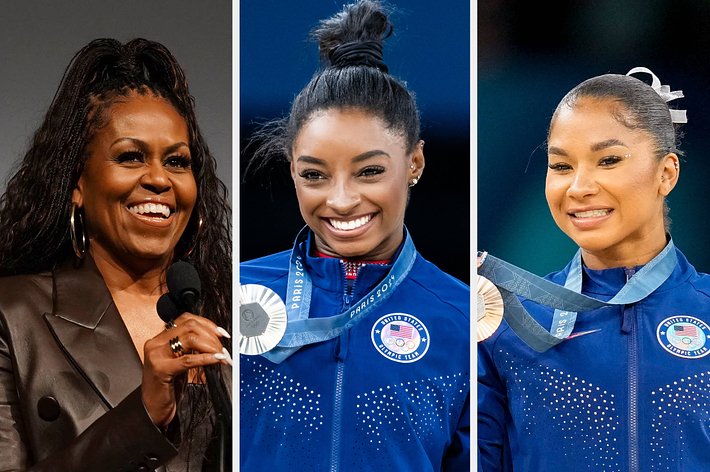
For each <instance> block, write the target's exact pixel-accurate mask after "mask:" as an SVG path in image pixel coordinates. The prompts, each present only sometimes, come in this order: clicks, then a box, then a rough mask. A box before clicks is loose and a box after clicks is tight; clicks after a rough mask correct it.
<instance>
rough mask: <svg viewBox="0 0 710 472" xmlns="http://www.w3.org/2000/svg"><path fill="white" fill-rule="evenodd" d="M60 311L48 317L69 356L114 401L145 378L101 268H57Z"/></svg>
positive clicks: (88, 264) (88, 263) (101, 393)
mask: <svg viewBox="0 0 710 472" xmlns="http://www.w3.org/2000/svg"><path fill="white" fill-rule="evenodd" d="M53 276H54V312H53V313H52V314H50V313H45V315H44V319H45V321H46V322H47V324H48V325H49V328H50V329H51V330H52V333H53V334H54V337H55V339H56V340H57V342H58V343H59V345H60V347H61V348H62V350H63V351H64V353H65V354H66V356H67V357H68V358H69V360H70V361H71V362H72V363H73V364H74V366H76V368H77V369H78V370H79V372H81V374H82V375H83V376H84V378H85V379H86V380H87V382H89V383H90V384H91V386H92V387H93V388H94V390H95V391H96V392H97V393H98V394H99V396H100V397H101V399H102V400H103V401H104V403H106V404H107V405H108V406H109V407H115V406H116V405H118V404H119V403H120V402H121V401H122V400H123V399H124V398H126V397H127V396H128V394H129V393H131V392H132V391H133V390H135V389H136V387H138V385H140V383H141V377H142V370H143V366H142V364H141V360H140V357H139V356H138V352H136V349H135V347H134V345H133V341H132V340H131V337H130V335H129V334H128V330H127V329H126V326H125V324H124V323H123V320H122V319H121V315H120V314H119V313H118V310H117V309H116V305H115V304H114V303H113V299H112V298H111V293H110V292H109V290H108V288H107V287H106V284H105V283H104V279H103V277H102V276H101V273H100V272H99V270H98V269H97V268H96V264H95V263H94V261H93V259H92V258H91V257H90V256H89V255H88V254H87V256H86V258H85V259H84V261H83V265H82V266H81V267H79V268H74V267H73V266H72V264H71V263H69V264H65V265H64V266H61V267H60V268H58V269H56V270H55V271H54V272H53Z"/></svg>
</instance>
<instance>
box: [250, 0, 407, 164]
mask: <svg viewBox="0 0 710 472" xmlns="http://www.w3.org/2000/svg"><path fill="white" fill-rule="evenodd" d="M388 10H389V9H388V8H387V7H386V6H385V5H384V4H383V3H382V2H379V1H373V0H360V1H358V2H356V3H352V4H349V5H345V6H344V7H343V10H342V11H341V12H340V13H338V14H336V15H334V16H333V17H331V18H328V19H325V20H322V21H321V22H320V23H319V24H318V26H317V27H316V28H315V29H314V30H313V31H312V32H311V39H312V40H315V41H317V42H318V47H319V54H320V60H321V64H322V67H321V69H320V70H319V71H318V72H316V73H315V75H313V78H311V80H310V82H309V83H308V85H306V87H305V88H304V89H303V90H301V92H300V93H299V94H298V96H296V98H295V100H294V101H293V104H292V105H291V112H290V113H289V116H287V117H285V118H282V119H279V120H275V121H271V122H269V123H267V124H266V125H264V126H262V127H261V128H260V129H258V130H257V131H256V132H254V134H253V135H252V138H251V141H250V145H249V146H248V147H250V148H253V149H254V153H253V155H252V157H251V159H250V160H249V164H248V166H247V169H246V171H247V172H246V173H248V172H249V171H250V170H254V171H257V170H260V169H262V168H264V167H266V166H267V164H269V163H270V162H273V161H276V160H280V159H284V158H285V159H286V160H288V161H290V160H291V153H292V148H293V144H294V142H295V140H296V138H297V137H298V134H299V132H300V131H301V129H302V128H303V126H304V125H305V124H306V123H308V121H309V120H310V119H311V118H313V116H314V114H315V113H317V112H319V111H325V110H329V109H356V110H362V111H365V112H367V113H370V114H372V115H373V116H376V117H378V118H380V119H381V120H382V121H383V122H384V124H385V126H386V127H387V128H388V129H389V130H390V131H393V132H395V133H396V134H398V135H401V136H402V137H404V140H405V145H406V148H407V152H412V150H414V148H415V146H416V145H417V142H418V141H419V132H420V126H421V125H420V119H419V109H418V108H417V103H416V100H415V97H414V93H413V92H412V91H410V90H408V89H407V85H406V84H405V83H404V82H402V81H400V80H398V79H397V78H395V77H393V76H392V75H390V74H389V70H388V68H387V66H386V65H385V63H384V62H383V60H382V47H383V42H384V40H385V39H386V38H388V37H389V36H390V35H391V34H392V31H393V27H392V23H391V22H390V21H389V19H388V16H387V15H388V13H389V11H388Z"/></svg>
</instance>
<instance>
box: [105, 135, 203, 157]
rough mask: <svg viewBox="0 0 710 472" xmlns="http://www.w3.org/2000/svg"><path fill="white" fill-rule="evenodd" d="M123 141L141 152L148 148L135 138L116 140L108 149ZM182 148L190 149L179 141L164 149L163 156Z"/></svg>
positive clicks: (143, 142) (146, 144) (144, 143)
mask: <svg viewBox="0 0 710 472" xmlns="http://www.w3.org/2000/svg"><path fill="white" fill-rule="evenodd" d="M123 141H130V142H132V143H133V144H135V145H136V146H138V147H139V148H141V149H142V150H143V149H147V148H148V147H149V146H148V143H146V142H145V141H143V140H140V139H137V138H118V139H117V140H116V141H114V142H112V143H111V146H110V147H113V146H114V145H116V144H118V143H121V142H123ZM183 146H185V147H187V148H189V147H190V146H189V145H188V144H187V143H186V142H184V141H180V142H177V143H175V144H171V145H170V146H168V147H167V148H165V151H164V153H165V154H170V153H171V152H173V151H176V150H177V149H179V148H181V147H183Z"/></svg>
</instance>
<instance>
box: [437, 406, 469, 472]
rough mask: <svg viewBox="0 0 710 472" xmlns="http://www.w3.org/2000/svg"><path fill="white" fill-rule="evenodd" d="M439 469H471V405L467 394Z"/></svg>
mask: <svg viewBox="0 0 710 472" xmlns="http://www.w3.org/2000/svg"><path fill="white" fill-rule="evenodd" d="M441 470H442V472H468V471H470V470H471V406H470V402H469V397H468V396H467V397H466V403H465V404H464V407H463V411H462V412H461V417H460V418H459V423H458V426H457V427H456V434H455V435H454V438H453V443H452V444H451V446H449V449H448V450H447V451H446V455H445V456H444V463H443V464H442V467H441Z"/></svg>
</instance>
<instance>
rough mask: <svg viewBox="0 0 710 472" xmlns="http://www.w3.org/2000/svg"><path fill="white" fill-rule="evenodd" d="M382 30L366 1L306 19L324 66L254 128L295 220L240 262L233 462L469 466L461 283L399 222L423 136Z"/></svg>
mask: <svg viewBox="0 0 710 472" xmlns="http://www.w3.org/2000/svg"><path fill="white" fill-rule="evenodd" d="M391 29H392V26H391V24H390V22H389V20H388V18H387V16H386V14H385V13H384V11H383V7H382V5H381V4H379V3H377V2H372V1H368V0H363V1H359V2H357V3H354V4H351V5H347V6H345V8H344V9H343V11H342V12H341V13H339V14H337V15H335V16H334V17H332V18H330V19H327V20H324V21H322V22H321V23H320V25H319V26H318V27H317V28H316V29H315V31H314V36H315V37H316V38H317V39H318V41H319V45H320V56H321V59H322V62H323V63H324V65H325V67H324V68H323V69H322V70H320V71H318V72H317V73H316V74H315V75H314V76H313V78H312V80H311V81H310V82H309V83H308V85H306V87H305V88H304V89H303V90H302V91H301V92H300V93H299V94H298V96H297V97H296V99H295V100H294V102H293V105H292V107H291V112H290V115H289V116H288V117H287V118H285V119H284V120H282V121H279V122H277V123H276V124H275V125H272V126H268V127H266V128H262V131H261V132H260V133H258V134H257V137H256V138H255V139H256V140H257V141H258V142H259V143H261V144H260V147H259V148H258V149H257V151H256V152H255V157H254V161H252V164H253V165H254V166H256V167H259V166H263V165H264V163H265V162H266V161H268V160H270V159H272V158H278V157H285V158H286V160H287V161H288V164H289V166H290V170H291V176H292V178H293V181H294V184H295V187H296V195H297V197H298V202H299V206H300V210H301V214H302V216H303V219H304V220H305V222H306V224H307V226H306V227H305V228H304V229H303V231H302V232H301V234H300V235H299V236H298V237H297V239H296V243H295V245H294V248H293V250H289V251H284V252H280V253H277V254H274V255H271V256H267V257H264V258H261V259H256V260H253V261H250V262H245V263H242V264H241V267H240V279H241V284H242V285H241V295H240V296H241V307H240V331H241V334H242V338H241V341H240V352H242V354H245V355H242V356H241V367H240V369H241V386H240V390H241V402H240V404H241V412H240V430H241V445H240V448H241V451H240V462H241V467H242V470H266V469H267V467H268V469H270V470H281V469H283V470H343V471H350V470H377V471H388V472H393V471H440V470H445V471H465V470H469V458H470V453H469V313H470V308H469V298H470V295H469V288H468V287H467V286H466V285H465V284H463V283H461V282H460V281H458V280H456V279H455V278H453V277H451V276H449V275H447V274H445V273H443V272H441V271H440V270H439V269H437V268H436V267H435V266H434V265H433V264H431V263H429V262H427V261H426V260H425V259H424V258H423V257H422V256H421V255H419V254H418V253H417V251H416V249H415V247H414V243H413V240H412V235H410V234H409V233H408V231H407V230H406V228H405V226H404V214H405V209H406V207H407V202H408V197H409V192H410V190H411V188H412V187H414V185H416V184H417V182H418V181H419V180H420V179H421V176H422V172H423V170H424V153H423V147H424V142H423V141H421V140H420V139H419V128H420V124H419V112H418V109H417V106H416V103H415V100H414V96H413V94H412V93H411V92H410V91H409V90H407V88H406V86H405V85H404V83H403V82H401V81H399V80H397V79H395V78H394V77H393V76H391V75H390V74H389V71H388V68H387V66H386V65H385V63H384V60H383V56H382V44H383V40H384V39H385V38H386V37H387V36H388V35H389V34H390V32H391Z"/></svg>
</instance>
